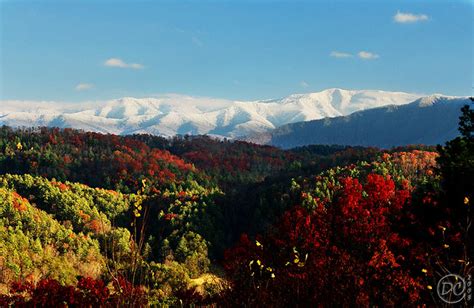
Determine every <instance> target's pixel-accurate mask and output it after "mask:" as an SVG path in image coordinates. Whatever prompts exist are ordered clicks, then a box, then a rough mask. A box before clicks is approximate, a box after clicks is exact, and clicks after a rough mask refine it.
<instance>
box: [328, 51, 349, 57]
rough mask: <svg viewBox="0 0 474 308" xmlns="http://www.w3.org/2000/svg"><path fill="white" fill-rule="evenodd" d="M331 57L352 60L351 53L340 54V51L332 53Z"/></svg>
mask: <svg viewBox="0 0 474 308" xmlns="http://www.w3.org/2000/svg"><path fill="white" fill-rule="evenodd" d="M329 55H330V56H331V57H334V58H351V57H352V55H351V54H350V53H347V52H340V51H331V53H330V54H329Z"/></svg>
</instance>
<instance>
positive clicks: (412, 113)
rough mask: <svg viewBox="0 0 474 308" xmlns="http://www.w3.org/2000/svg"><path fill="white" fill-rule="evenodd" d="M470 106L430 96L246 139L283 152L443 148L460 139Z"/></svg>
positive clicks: (465, 100)
mask: <svg viewBox="0 0 474 308" xmlns="http://www.w3.org/2000/svg"><path fill="white" fill-rule="evenodd" d="M470 103H471V101H470V99H469V98H467V97H448V96H442V95H431V96H427V97H422V98H420V99H417V100H415V101H414V102H412V103H410V104H406V105H403V106H395V105H391V106H385V107H378V108H373V109H369V110H363V111H358V112H354V113H352V114H350V115H348V116H342V117H336V118H326V119H320V120H313V121H307V122H299V123H291V124H287V125H283V126H281V127H279V128H277V129H274V130H272V131H269V132H265V133H258V134H254V135H251V136H247V137H245V138H243V139H244V140H247V141H251V142H254V143H260V144H269V145H274V146H279V147H283V148H292V147H296V146H304V145H310V144H329V145H331V144H340V145H361V146H377V147H381V148H390V147H393V146H403V145H409V144H425V145H436V144H443V143H445V142H446V141H448V140H451V139H453V138H455V137H456V136H457V135H459V132H458V122H459V116H460V114H461V107H462V106H463V105H466V104H470Z"/></svg>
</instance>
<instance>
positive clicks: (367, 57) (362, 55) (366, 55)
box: [357, 51, 379, 60]
mask: <svg viewBox="0 0 474 308" xmlns="http://www.w3.org/2000/svg"><path fill="white" fill-rule="evenodd" d="M357 55H358V56H359V58H361V59H364V60H373V59H377V58H379V55H378V54H376V53H372V52H368V51H359V53H358V54H357Z"/></svg>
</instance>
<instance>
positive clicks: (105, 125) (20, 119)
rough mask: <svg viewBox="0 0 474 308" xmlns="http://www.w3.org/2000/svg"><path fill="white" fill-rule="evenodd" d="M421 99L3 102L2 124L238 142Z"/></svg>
mask: <svg viewBox="0 0 474 308" xmlns="http://www.w3.org/2000/svg"><path fill="white" fill-rule="evenodd" d="M419 97H420V95H416V94H410V93H403V92H386V91H374V90H342V89H327V90H324V91H321V92H316V93H308V94H294V95H290V96H288V97H284V98H281V99H271V100H257V101H232V100H223V99H212V98H199V97H190V96H184V95H166V96H161V97H152V98H132V97H125V98H120V99H115V100H110V101H106V102H97V103H94V102H90V103H80V104H78V103H75V104H74V103H60V102H36V101H35V102H28V101H2V102H1V106H0V124H2V125H9V126H14V127H15V126H55V127H61V128H64V127H73V128H79V129H83V130H86V131H96V132H102V133H114V134H122V135H126V134H135V133H150V134H154V135H162V136H173V135H176V134H209V135H215V136H219V137H229V138H236V137H242V136H246V135H251V134H255V133H260V132H268V131H270V130H272V129H275V128H277V127H280V126H282V125H285V124H288V123H295V122H301V121H310V120H317V119H322V118H326V117H337V116H344V115H348V114H351V113H353V112H355V111H360V110H365V109H370V108H374V107H380V106H385V105H402V104H406V103H409V102H412V101H414V100H415V99H417V98H419Z"/></svg>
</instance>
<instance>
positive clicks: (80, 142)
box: [0, 107, 474, 307]
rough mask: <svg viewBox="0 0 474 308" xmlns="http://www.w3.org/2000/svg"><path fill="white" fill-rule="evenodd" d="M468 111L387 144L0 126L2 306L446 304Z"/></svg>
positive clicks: (466, 267) (466, 156) (467, 147)
mask: <svg viewBox="0 0 474 308" xmlns="http://www.w3.org/2000/svg"><path fill="white" fill-rule="evenodd" d="M473 123H474V112H473V111H472V110H471V109H470V108H469V107H465V108H463V113H462V116H461V121H460V134H461V135H460V137H457V138H456V139H454V140H451V141H449V142H448V143H447V144H446V145H443V146H439V147H438V148H434V147H425V146H408V147H404V148H394V149H391V150H383V151H382V150H379V149H377V148H364V147H347V146H325V145H311V146H306V147H301V148H295V149H291V150H282V149H279V148H275V147H270V146H259V145H255V144H251V143H246V142H241V141H229V140H216V139H212V138H210V137H207V136H194V137H191V136H184V137H174V138H169V139H168V138H162V137H156V136H151V135H132V136H116V135H103V134H98V133H88V132H83V131H78V130H73V129H63V130H60V129H54V128H35V129H33V128H31V129H12V128H9V127H6V126H4V127H1V128H0V213H1V215H0V230H1V232H0V306H8V305H36V306H60V305H69V306H71V305H76V306H87V307H89V306H98V305H103V306H109V305H110V306H117V305H120V306H147V305H154V304H157V305H178V306H179V305H191V304H194V305H217V306H247V307H254V306H261V305H265V306H274V307H288V306H292V305H295V304H297V305H299V306H315V305H322V306H330V305H334V304H336V305H342V306H352V305H362V306H369V305H370V306H374V305H375V306H395V305H397V306H400V305H401V306H414V305H428V306H432V305H435V304H439V302H438V297H436V296H435V295H436V294H435V293H434V292H435V290H434V289H435V288H436V283H437V281H438V280H439V278H440V277H442V276H444V275H445V274H446V273H448V272H455V273H458V274H459V275H465V276H467V275H468V274H469V273H471V271H472V265H471V264H472V260H471V259H472V256H473V255H474V245H473V238H474V234H473V229H472V228H470V224H471V223H472V219H473V211H472V205H471V204H472V200H473V199H472V198H474V196H473V193H474V187H473V183H474V178H473V174H474V165H473V161H474V139H473V138H474V137H473V131H474V129H473ZM465 304H466V305H468V304H469V303H468V301H467V298H466V300H465Z"/></svg>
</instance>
